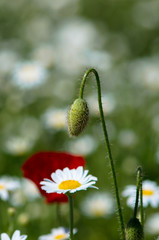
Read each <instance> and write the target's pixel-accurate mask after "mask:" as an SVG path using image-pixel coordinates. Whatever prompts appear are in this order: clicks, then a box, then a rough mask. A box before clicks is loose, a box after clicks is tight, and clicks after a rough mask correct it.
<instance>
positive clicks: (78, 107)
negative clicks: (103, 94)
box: [68, 98, 89, 136]
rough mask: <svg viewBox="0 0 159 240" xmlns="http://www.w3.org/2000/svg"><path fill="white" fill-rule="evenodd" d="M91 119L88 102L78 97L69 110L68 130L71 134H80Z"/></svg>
mask: <svg viewBox="0 0 159 240" xmlns="http://www.w3.org/2000/svg"><path fill="white" fill-rule="evenodd" d="M88 119H89V109H88V106H87V102H86V101H85V100H83V99H81V98H78V99H76V100H75V101H74V102H73V104H72V105H71V107H70V109H69V111H68V131H69V134H70V135H71V136H78V135H79V134H80V133H81V132H82V131H83V130H84V128H85V127H86V125H87V122H88Z"/></svg>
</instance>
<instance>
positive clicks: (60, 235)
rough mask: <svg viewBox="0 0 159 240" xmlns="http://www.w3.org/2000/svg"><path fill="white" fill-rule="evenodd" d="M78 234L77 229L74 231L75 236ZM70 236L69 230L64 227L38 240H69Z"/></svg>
mask: <svg viewBox="0 0 159 240" xmlns="http://www.w3.org/2000/svg"><path fill="white" fill-rule="evenodd" d="M76 232H77V230H76V229H73V234H75V233H76ZM69 236H70V233H69V230H68V229H67V228H64V227H58V228H53V229H52V230H51V233H49V234H46V235H42V236H40V237H39V238H38V239H39V240H64V239H68V238H69Z"/></svg>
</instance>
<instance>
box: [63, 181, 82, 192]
mask: <svg viewBox="0 0 159 240" xmlns="http://www.w3.org/2000/svg"><path fill="white" fill-rule="evenodd" d="M80 186H81V184H80V183H79V182H78V181H76V180H66V181H63V182H61V183H60V184H59V189H63V190H68V189H75V188H78V187H80Z"/></svg>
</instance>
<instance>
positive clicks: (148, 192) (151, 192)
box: [142, 190, 154, 196]
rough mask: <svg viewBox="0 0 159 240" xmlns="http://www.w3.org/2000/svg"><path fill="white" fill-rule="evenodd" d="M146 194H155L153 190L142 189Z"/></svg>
mask: <svg viewBox="0 0 159 240" xmlns="http://www.w3.org/2000/svg"><path fill="white" fill-rule="evenodd" d="M142 193H143V195H144V196H152V195H153V194H154V191H152V190H143V191H142Z"/></svg>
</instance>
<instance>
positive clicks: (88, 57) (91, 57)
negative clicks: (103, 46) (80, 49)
mask: <svg viewBox="0 0 159 240" xmlns="http://www.w3.org/2000/svg"><path fill="white" fill-rule="evenodd" d="M85 65H86V66H96V68H97V69H98V70H99V71H107V70H108V69H110V68H111V67H112V56H111V55H110V54H109V53H108V52H106V51H97V50H89V51H86V54H85Z"/></svg>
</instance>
